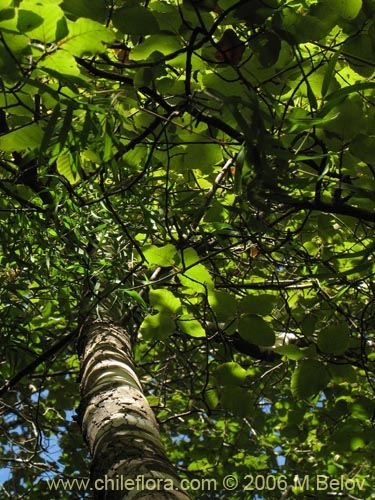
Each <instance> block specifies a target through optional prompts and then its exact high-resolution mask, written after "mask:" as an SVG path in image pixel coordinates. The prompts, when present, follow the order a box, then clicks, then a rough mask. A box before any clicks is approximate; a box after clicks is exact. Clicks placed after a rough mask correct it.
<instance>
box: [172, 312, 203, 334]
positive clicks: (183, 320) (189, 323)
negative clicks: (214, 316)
mask: <svg viewBox="0 0 375 500" xmlns="http://www.w3.org/2000/svg"><path fill="white" fill-rule="evenodd" d="M177 324H178V326H179V327H180V328H181V330H182V331H183V332H184V333H186V335H189V336H190V337H197V338H202V337H205V336H206V331H205V330H204V328H203V326H202V325H201V324H200V322H199V321H198V320H197V319H194V317H193V316H192V315H191V314H183V315H181V316H179V318H178V320H177Z"/></svg>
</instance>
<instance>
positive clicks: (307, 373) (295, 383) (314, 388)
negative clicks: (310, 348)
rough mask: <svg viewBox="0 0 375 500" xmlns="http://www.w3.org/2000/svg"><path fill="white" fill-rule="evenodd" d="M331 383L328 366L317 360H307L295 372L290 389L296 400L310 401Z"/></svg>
mask: <svg viewBox="0 0 375 500" xmlns="http://www.w3.org/2000/svg"><path fill="white" fill-rule="evenodd" d="M329 381H330V377H329V374H328V371H327V368H326V366H325V365H324V364H323V363H321V362H319V361H317V360H313V359H307V360H305V361H302V362H301V363H300V364H299V365H298V366H297V368H295V370H294V371H293V374H292V379H291V386H290V388H291V391H292V394H293V396H294V397H295V398H298V399H309V398H311V397H313V396H316V395H317V394H319V392H320V391H321V390H323V389H324V388H325V387H326V386H327V384H328V383H329Z"/></svg>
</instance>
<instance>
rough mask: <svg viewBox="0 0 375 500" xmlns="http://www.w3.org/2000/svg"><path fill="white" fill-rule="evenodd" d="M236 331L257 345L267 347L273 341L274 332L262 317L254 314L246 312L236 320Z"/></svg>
mask: <svg viewBox="0 0 375 500" xmlns="http://www.w3.org/2000/svg"><path fill="white" fill-rule="evenodd" d="M238 333H239V334H240V336H241V337H242V338H243V339H244V340H247V341H248V342H250V344H255V345H257V346H264V347H269V346H272V345H274V343H275V334H274V332H273V330H272V328H271V326H270V325H269V323H267V322H266V321H265V320H264V319H263V318H261V317H260V316H257V315H256V314H247V315H243V316H241V317H240V319H239V320H238Z"/></svg>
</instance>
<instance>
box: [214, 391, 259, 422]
mask: <svg viewBox="0 0 375 500" xmlns="http://www.w3.org/2000/svg"><path fill="white" fill-rule="evenodd" d="M220 404H221V406H222V407H223V408H225V409H226V410H229V411H231V412H233V413H234V414H235V415H238V416H240V417H248V416H250V415H251V410H252V402H251V397H250V394H249V392H248V391H247V390H246V389H243V388H242V387H235V386H226V387H223V388H222V389H221V391H220Z"/></svg>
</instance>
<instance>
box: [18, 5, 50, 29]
mask: <svg viewBox="0 0 375 500" xmlns="http://www.w3.org/2000/svg"><path fill="white" fill-rule="evenodd" d="M43 22H44V20H43V17H42V16H39V15H38V14H36V13H35V12H32V11H30V10H23V9H19V11H18V21H17V28H18V30H19V32H20V33H28V32H29V31H32V30H34V29H36V28H37V27H38V26H40V25H41V24H43Z"/></svg>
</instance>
